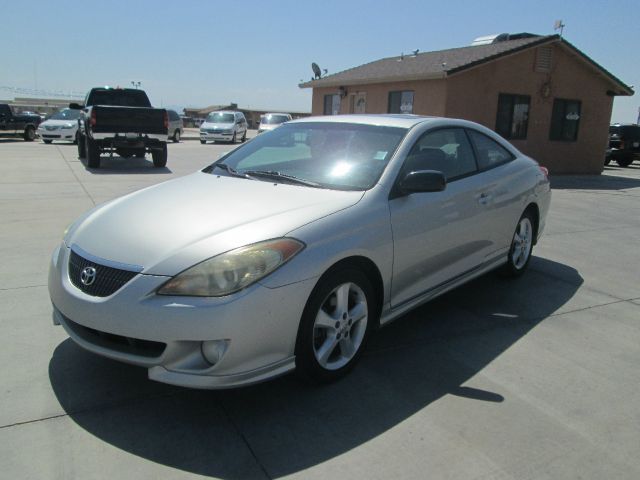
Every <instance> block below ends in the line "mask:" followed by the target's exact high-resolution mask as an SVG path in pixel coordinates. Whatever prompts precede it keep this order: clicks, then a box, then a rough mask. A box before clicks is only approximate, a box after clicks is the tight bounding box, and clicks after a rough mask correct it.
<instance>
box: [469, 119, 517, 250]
mask: <svg viewBox="0 0 640 480" xmlns="http://www.w3.org/2000/svg"><path fill="white" fill-rule="evenodd" d="M467 133H468V134H469V139H470V140H471V143H472V145H473V147H474V151H475V154H476V160H477V162H478V168H479V170H480V173H479V174H478V175H477V177H478V181H479V182H480V183H481V184H482V185H484V189H483V192H482V199H481V203H482V206H483V218H484V224H485V227H486V234H487V236H488V239H489V240H490V242H491V244H492V245H493V247H492V249H491V250H490V251H488V252H487V258H486V260H487V261H489V260H491V259H492V258H494V257H496V256H500V255H506V252H507V251H508V250H509V247H510V245H511V239H512V237H513V233H514V230H515V227H516V224H517V222H518V220H519V219H520V216H521V215H522V213H523V211H522V209H523V202H522V201H521V198H520V195H522V193H523V192H525V191H526V189H527V188H528V187H527V183H528V178H529V176H528V175H527V172H526V171H525V170H523V169H522V168H520V167H519V166H517V165H516V164H515V163H514V162H513V160H515V158H516V157H515V155H514V154H512V153H511V152H510V151H509V150H508V149H507V148H506V147H505V146H503V145H500V143H499V142H498V141H497V140H494V139H492V138H489V137H488V136H487V135H485V134H484V133H481V132H479V131H477V130H474V129H467Z"/></svg>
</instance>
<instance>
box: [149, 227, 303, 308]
mask: <svg viewBox="0 0 640 480" xmlns="http://www.w3.org/2000/svg"><path fill="white" fill-rule="evenodd" d="M303 248H304V244H303V243H302V242H300V241H298V240H294V239H293V238H278V239H275V240H267V241H265V242H259V243H254V244H253V245H247V246H246V247H240V248H237V249H235V250H231V251H229V252H226V253H223V254H221V255H218V256H216V257H213V258H210V259H209V260H205V261H204V262H201V263H198V264H197V265H194V266H193V267H191V268H188V269H187V270H185V271H184V272H182V273H179V274H178V275H176V276H175V277H173V278H172V279H171V280H169V281H168V282H167V283H165V284H164V285H163V286H161V287H160V288H159V289H158V291H157V293H158V294H159V295H188V296H194V297H222V296H224V295H229V294H231V293H234V292H237V291H239V290H242V289H243V288H246V287H248V286H249V285H251V284H253V283H255V282H257V281H258V280H260V279H261V278H263V277H266V276H267V275H269V274H270V273H271V272H273V271H274V270H276V269H277V268H279V267H280V266H282V265H284V264H285V263H286V262H287V261H289V260H290V259H291V258H293V257H294V256H295V255H296V254H298V253H299V252H300V251H301V250H302V249H303Z"/></svg>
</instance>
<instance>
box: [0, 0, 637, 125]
mask: <svg viewBox="0 0 640 480" xmlns="http://www.w3.org/2000/svg"><path fill="white" fill-rule="evenodd" d="M639 15H640V3H639V2H638V0H633V1H631V0H620V1H615V2H604V1H594V0H589V1H577V0H571V1H562V0H555V1H548V0H542V1H529V2H520V1H505V0H501V1H498V0H495V1H494V0H481V1H478V0H475V1H465V0H457V1H452V0H449V1H444V2H443V1H438V2H429V1H425V0H404V1H402V2H392V1H391V0H387V1H363V0H354V1H349V0H342V1H334V0H324V1H315V2H308V1H305V0H298V1H293V0H286V1H285V0H282V1H278V0H261V1H259V2H258V1H253V0H244V1H241V0H232V1H226V2H222V1H191V0H183V1H177V2H168V1H165V0H162V1H159V0H156V1H145V0H139V1H137V0H129V1H121V0H113V1H112V0H109V1H106V2H101V3H96V2H91V1H89V2H78V1H77V0H76V1H73V2H71V1H66V0H56V1H50V0H49V1H44V0H30V1H29V2H28V6H25V4H24V3H23V2H16V1H9V0H0V23H1V25H2V26H1V27H0V52H1V62H0V65H1V68H0V98H4V99H11V98H13V96H28V95H24V94H17V93H14V91H11V90H9V89H8V88H7V87H11V88H22V89H37V90H39V91H42V92H70V91H71V92H85V91H86V90H88V89H89V88H90V87H92V86H97V85H111V86H117V85H120V86H123V87H124V86H130V85H131V82H132V81H140V82H142V88H144V89H145V90H146V91H147V93H148V94H149V96H150V98H151V101H152V102H153V103H154V104H155V105H158V106H160V105H163V106H170V105H171V106H199V107H205V106H208V105H212V104H226V103H230V102H236V103H238V104H239V105H240V106H241V107H254V108H266V109H273V110H288V111H310V110H311V91H310V89H304V90H301V89H299V88H298V86H297V85H298V83H299V82H300V80H304V81H306V80H309V79H310V78H311V76H312V72H311V62H316V63H318V64H319V65H320V66H321V67H322V68H326V69H328V70H329V73H336V72H338V71H341V70H344V69H347V68H351V67H354V66H357V65H360V64H362V63H366V62H369V61H373V60H376V59H379V58H383V57H388V56H394V55H399V54H400V53H401V52H405V53H408V52H410V51H411V50H415V49H416V48H419V49H420V51H422V52H425V51H430V50H440V49H445V48H452V47H460V46H465V45H469V44H470V43H471V41H473V39H474V38H476V37H479V36H482V35H488V34H494V33H502V32H510V33H516V32H531V33H538V34H552V33H554V31H553V24H554V21H555V20H556V19H562V20H563V21H564V23H565V25H566V27H565V29H564V36H565V38H566V39H567V40H568V41H570V42H571V43H573V44H574V45H575V46H576V47H578V48H579V49H580V50H582V51H583V52H584V53H586V54H587V55H589V56H590V57H591V58H592V59H593V60H595V61H596V62H598V63H599V64H600V65H602V66H603V67H605V68H606V69H608V70H609V71H610V72H612V73H613V74H614V75H616V76H617V77H618V78H620V79H621V80H622V81H623V82H625V83H626V84H627V85H635V86H636V87H635V89H636V90H638V89H639V88H640V52H639V50H638V45H639V40H640V39H639V36H640V23H639V21H638V16H639ZM42 96H45V95H42ZM639 106H640V96H639V94H636V95H634V96H633V97H616V99H615V102H614V109H613V117H612V120H613V121H619V122H635V121H636V119H637V116H638V107H639Z"/></svg>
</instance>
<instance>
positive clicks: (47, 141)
mask: <svg viewBox="0 0 640 480" xmlns="http://www.w3.org/2000/svg"><path fill="white" fill-rule="evenodd" d="M42 141H43V142H44V143H46V144H47V145H49V144H50V143H51V142H53V140H42Z"/></svg>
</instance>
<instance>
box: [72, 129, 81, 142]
mask: <svg viewBox="0 0 640 480" xmlns="http://www.w3.org/2000/svg"><path fill="white" fill-rule="evenodd" d="M79 138H80V132H76V136H75V137H74V138H73V144H74V145H77V144H78V139H79Z"/></svg>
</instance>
